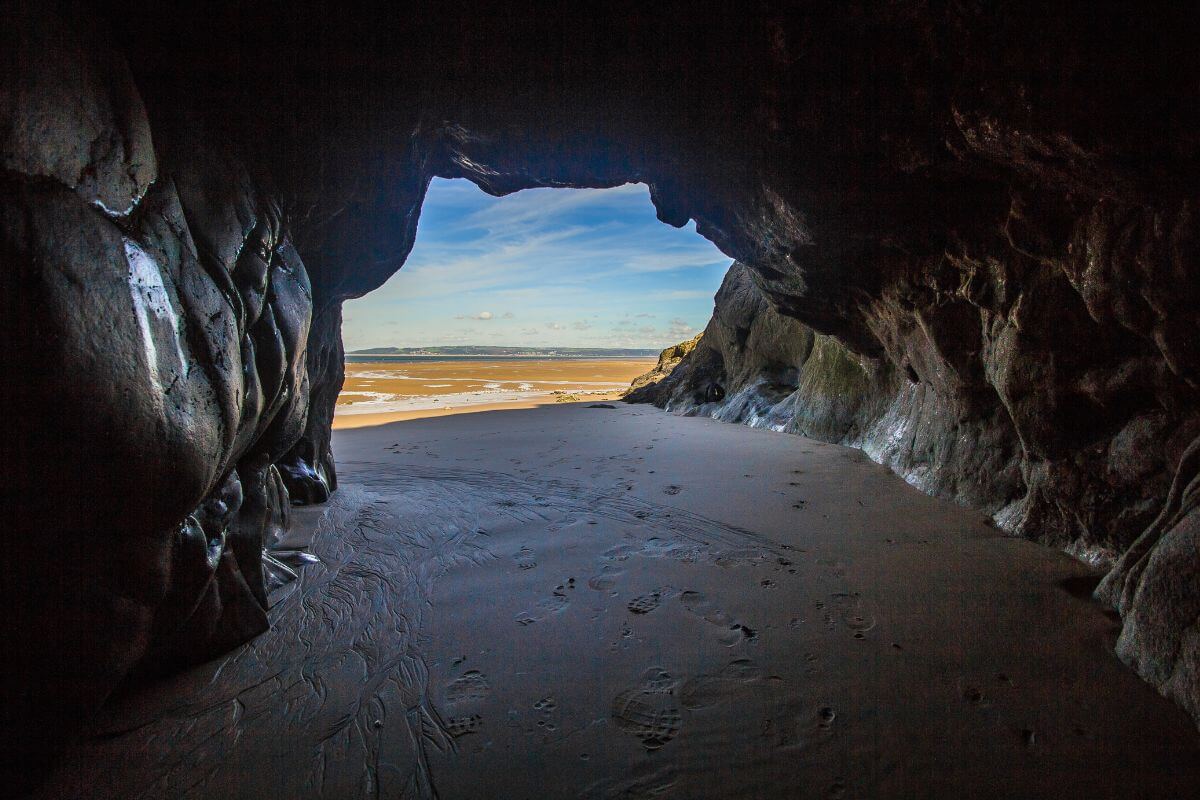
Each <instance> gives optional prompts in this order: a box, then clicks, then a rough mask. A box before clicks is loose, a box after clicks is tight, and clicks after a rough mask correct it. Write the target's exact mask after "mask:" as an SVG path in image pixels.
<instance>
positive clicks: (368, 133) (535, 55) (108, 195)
mask: <svg viewBox="0 0 1200 800" xmlns="http://www.w3.org/2000/svg"><path fill="white" fill-rule="evenodd" d="M2 9H3V15H4V19H3V23H4V24H3V25H0V45H2V47H0V53H3V54H4V55H3V57H2V60H0V70H2V71H0V139H2V140H3V144H4V147H3V158H4V163H3V172H2V173H0V180H2V181H3V184H4V192H3V196H2V200H0V247H2V248H3V249H2V251H0V252H2V262H0V297H2V298H3V300H2V301H0V302H3V303H4V306H3V318H2V319H0V334H3V335H4V337H5V342H6V348H5V357H6V359H7V360H6V362H5V367H6V369H5V374H6V375H15V376H20V380H19V381H15V380H8V381H6V382H5V385H4V388H3V389H2V390H0V418H3V419H4V420H5V421H6V431H5V435H4V436H3V437H0V441H2V442H3V447H4V452H3V454H2V455H3V457H4V459H5V463H6V464H9V465H10V473H9V476H8V480H7V481H6V484H5V489H4V492H5V494H4V498H5V501H6V505H5V507H6V509H11V511H10V512H9V513H10V514H11V525H10V537H9V538H10V540H11V542H12V544H11V546H10V547H9V549H8V551H7V553H6V562H5V567H4V569H5V574H4V576H3V577H4V589H3V591H4V593H5V595H4V598H3V600H4V602H5V607H6V608H11V609H14V611H13V613H12V614H10V615H9V616H8V618H7V619H6V620H5V623H4V624H5V626H6V627H5V631H4V637H5V641H7V642H14V643H16V646H15V647H14V648H13V650H14V652H15V653H16V654H17V655H16V657H15V658H14V659H13V661H12V663H11V666H8V667H6V669H8V670H9V671H10V674H6V675H5V676H3V677H4V680H3V685H4V686H5V691H6V692H7V693H8V694H6V695H5V698H4V700H5V702H4V707H5V712H6V714H7V716H8V718H7V719H6V721H5V725H4V729H5V737H6V738H5V740H4V742H2V743H0V744H2V745H4V746H3V747H0V750H4V751H5V752H9V753H14V754H16V757H17V758H21V757H23V754H24V753H26V752H29V753H33V752H34V751H37V752H43V751H44V750H45V749H46V748H47V746H48V744H49V745H52V744H53V742H49V743H47V742H46V741H34V740H32V739H30V738H29V737H28V736H27V735H25V736H24V738H23V737H22V735H17V734H14V733H13V731H14V730H18V731H19V730H21V726H22V725H24V727H25V729H29V728H30V727H31V726H30V725H28V724H27V721H28V720H29V719H39V718H45V719H50V720H52V721H51V723H50V724H46V725H36V726H32V727H34V728H35V729H37V730H39V731H57V730H62V731H67V730H69V728H70V725H69V724H68V722H69V721H70V720H73V719H76V718H77V717H78V715H79V713H80V712H81V710H86V709H87V708H89V707H93V706H94V705H95V704H96V703H97V702H99V701H100V700H101V699H102V698H103V696H104V695H105V694H106V693H107V692H108V691H110V690H111V688H112V686H113V685H115V683H116V682H117V681H118V680H120V678H121V677H122V676H124V675H126V674H128V673H129V671H130V670H132V669H134V668H135V666H136V665H139V664H141V665H144V666H145V668H147V669H149V668H150V667H151V666H153V665H154V664H158V665H169V664H174V663H179V662H180V661H181V660H187V659H189V658H191V659H194V658H202V657H204V656H205V655H206V654H209V653H212V652H215V650H217V649H219V648H221V647H225V646H228V645H230V644H231V643H232V642H234V641H237V640H239V639H242V638H245V637H246V636H249V635H252V633H253V632H254V631H255V630H257V629H261V626H262V625H264V624H265V617H264V616H263V613H262V600H263V597H264V596H265V595H264V593H263V591H262V589H263V581H264V580H265V579H264V578H263V576H262V571H261V569H260V565H259V564H258V562H257V559H258V558H259V557H260V556H261V552H262V544H263V542H264V541H265V540H266V539H268V538H269V537H270V536H271V535H272V533H271V532H272V531H273V530H274V529H275V528H277V527H278V525H280V524H282V496H283V495H282V491H281V488H280V481H279V480H277V479H276V474H277V473H278V474H279V475H280V476H281V479H282V481H283V482H285V483H286V484H287V487H288V491H290V492H291V494H292V495H293V496H294V497H295V498H296V499H297V500H302V501H305V502H317V501H319V500H321V499H322V498H323V497H325V496H326V495H327V493H328V491H329V490H331V489H332V488H334V487H335V486H336V474H335V471H334V457H333V454H332V452H331V450H330V446H329V421H330V419H331V417H332V409H333V402H334V400H335V398H336V395H337V391H338V389H339V388H340V382H341V342H340V332H339V325H340V322H339V320H340V308H341V303H342V302H343V301H344V300H346V299H348V298H352V297H357V296H360V295H362V294H364V293H366V292H368V291H371V290H372V289H374V288H376V287H378V286H379V285H381V284H382V283H383V282H384V281H385V280H386V279H387V278H388V277H389V276H390V275H391V274H393V273H394V272H395V271H396V270H397V269H399V268H400V266H401V265H402V264H403V263H404V260H405V258H406V257H407V255H408V253H409V251H410V249H411V247H412V244H413V241H414V237H415V232H416V225H417V219H418V216H419V212H420V205H421V201H422V198H423V196H424V192H425V189H426V187H427V185H428V182H429V180H430V179H431V178H432V177H434V176H442V177H451V178H453V177H461V178H467V179H469V180H471V181H473V182H474V183H476V184H477V185H478V186H479V187H480V188H481V189H483V190H484V191H487V192H491V193H493V194H504V193H508V192H513V191H517V190H519V189H522V188H528V187H534V186H551V187H553V186H574V187H605V186H615V185H618V184H621V183H624V182H628V181H640V182H644V183H646V184H648V185H649V187H650V193H651V198H652V200H653V202H654V204H655V207H656V210H657V213H658V216H659V218H660V219H661V220H663V221H664V222H665V223H667V224H671V225H677V226H681V225H684V224H685V223H687V222H688V221H689V220H695V222H696V227H697V230H698V231H699V232H700V233H701V235H703V236H705V237H707V238H709V239H711V240H712V241H713V242H714V243H716V244H717V246H718V247H720V248H721V249H722V250H723V251H724V252H725V253H726V254H728V255H729V256H730V257H731V258H734V259H736V260H737V261H738V262H740V264H741V265H743V266H741V267H738V268H737V269H735V270H734V272H733V273H731V276H730V281H728V282H727V284H726V286H725V287H724V288H723V289H722V297H721V299H719V302H718V311H717V314H716V317H715V318H714V321H713V324H712V325H711V326H710V329H709V331H708V332H707V333H706V334H705V337H704V339H703V340H702V343H701V345H700V346H699V347H698V348H697V350H696V351H695V352H694V353H693V354H692V355H691V356H690V357H689V358H688V360H687V361H686V362H685V363H684V364H683V365H681V367H680V371H679V375H680V378H679V383H678V386H684V384H683V383H682V382H683V381H684V380H685V376H686V375H688V374H691V373H694V376H695V379H694V382H693V383H692V384H687V386H689V387H691V388H688V389H687V391H685V392H684V394H683V395H680V398H682V399H677V400H676V402H685V401H686V402H690V403H697V404H699V405H700V406H704V405H705V403H717V405H716V406H712V408H711V410H712V413H720V414H723V415H725V416H727V417H728V418H730V419H751V418H753V417H757V418H760V419H765V420H767V421H768V424H783V425H785V426H790V428H791V429H794V430H797V431H803V432H806V433H809V434H811V435H818V436H822V437H824V438H830V439H837V440H839V441H848V442H858V443H861V445H862V446H863V447H864V448H866V449H867V450H868V451H869V452H872V453H873V454H874V455H875V456H876V457H877V458H879V459H881V460H883V461H885V462H887V463H889V464H892V465H893V466H895V467H896V468H897V469H898V470H899V471H901V472H902V473H904V474H906V475H908V476H910V479H912V480H913V481H914V482H916V483H918V484H919V485H921V486H923V487H925V488H927V489H929V490H930V491H934V492H938V493H942V494H946V495H949V496H954V497H957V498H960V499H962V500H963V501H965V502H969V503H973V504H975V505H977V506H979V507H980V508H982V509H984V510H986V511H987V512H988V513H990V514H992V515H994V516H995V517H996V519H997V520H998V521H999V522H1000V523H1001V524H1002V525H1003V526H1004V527H1006V528H1008V529H1009V530H1012V531H1015V532H1019V533H1021V534H1023V535H1027V536H1030V537H1033V538H1036V539H1038V540H1040V541H1043V542H1046V543H1048V544H1053V545H1055V546H1060V547H1066V548H1068V549H1071V550H1072V551H1073V552H1076V553H1078V554H1080V555H1083V556H1085V557H1089V558H1092V559H1094V560H1095V561H1096V562H1097V563H1110V562H1114V561H1115V564H1116V566H1115V569H1114V571H1113V573H1112V574H1111V575H1110V577H1109V579H1108V580H1107V581H1106V582H1105V584H1104V585H1103V586H1102V595H1103V596H1104V597H1105V598H1106V599H1108V600H1110V601H1112V602H1115V603H1116V604H1117V606H1118V608H1119V609H1120V610H1121V611H1122V613H1123V615H1124V618H1125V620H1126V628H1125V633H1124V634H1123V636H1122V640H1121V645H1120V648H1119V652H1120V653H1121V655H1122V657H1123V658H1125V659H1126V660H1127V661H1128V662H1129V663H1131V664H1133V665H1134V666H1135V667H1136V668H1137V669H1138V670H1139V671H1140V672H1141V674H1143V675H1145V676H1146V677H1147V678H1148V679H1149V680H1151V681H1153V682H1154V683H1155V684H1156V685H1158V686H1159V687H1160V688H1161V689H1163V691H1166V692H1168V693H1169V694H1171V696H1173V697H1176V698H1177V699H1179V700H1180V702H1182V703H1184V704H1185V705H1187V706H1188V707H1189V708H1191V709H1193V710H1194V709H1195V708H1196V703H1197V698H1200V686H1198V684H1197V678H1196V668H1195V664H1196V662H1197V660H1198V658H1197V655H1196V653H1197V627H1196V618H1197V613H1196V608H1195V606H1194V601H1195V598H1196V597H1197V595H1198V591H1197V580H1198V577H1197V576H1198V575H1200V556H1197V554H1196V552H1195V548H1194V543H1195V525H1196V522H1195V514H1194V511H1193V509H1194V507H1195V498H1196V495H1197V492H1196V490H1195V487H1194V483H1193V481H1194V479H1195V477H1196V470H1197V464H1196V458H1195V445H1194V444H1193V443H1194V442H1196V441H1197V439H1198V438H1200V414H1198V413H1197V408H1198V407H1200V406H1198V404H1197V402H1196V401H1197V392H1198V391H1200V386H1198V380H1200V343H1198V342H1200V340H1198V339H1197V337H1196V335H1195V333H1196V330H1197V322H1200V302H1198V301H1200V280H1198V279H1197V273H1196V267H1195V264H1196V263H1197V254H1198V253H1197V222H1196V219H1195V216H1196V211H1195V208H1196V204H1197V199H1198V198H1197V196H1196V188H1195V187H1196V186H1197V185H1200V184H1198V182H1197V180H1196V178H1197V172H1198V167H1200V160H1198V155H1200V137H1198V136H1197V133H1196V132H1197V131H1200V104H1198V103H1197V100H1196V96H1195V77H1196V76H1197V75H1200V51H1198V50H1197V48H1196V47H1195V46H1194V43H1195V41H1196V38H1197V33H1200V31H1198V30H1197V29H1198V28H1200V20H1198V19H1197V17H1196V15H1195V14H1193V13H1191V10H1190V9H1188V8H1186V7H1185V6H1180V7H1179V8H1167V7H1154V8H1151V9H1142V10H1140V11H1139V12H1138V13H1132V12H1130V11H1129V10H1128V9H1127V8H1126V7H1123V6H1118V5H1116V4H1085V3H1074V2H1070V3H1054V4H1047V3H1032V2H1030V3H1007V4H1003V5H1002V6H998V5H996V4H992V3H987V2H983V0H960V1H959V2H955V3H948V4H929V3H925V2H919V1H918V0H912V1H911V2H909V1H908V0H900V1H899V2H893V3H886V4H881V3H876V2H838V3H826V2H818V1H817V0H810V1H809V2H752V3H729V4H708V5H704V6H697V5H696V4H688V3H682V2H680V3H675V2H664V3H659V4H656V5H655V6H654V7H653V8H652V9H650V8H648V7H646V6H645V4H643V3H638V2H633V0H628V2H625V1H624V0H622V1H621V2H616V3H608V4H603V6H600V7H597V6H594V5H593V6H588V7H584V8H579V9H576V8H571V7H569V6H562V7H556V8H554V9H548V8H547V7H546V6H545V4H544V3H539V2H535V1H534V0H513V2H510V3H506V4H503V5H502V6H498V7H495V8H493V7H491V5H489V4H483V3H476V2H464V1H459V2H455V1H454V0H449V1H446V0H442V1H440V2H429V3H419V4H418V6H417V7H415V8H414V7H409V6H408V4H388V3H377V4H370V6H367V7H364V8H363V9H362V10H360V9H357V8H341V7H339V8H338V9H337V10H336V12H334V11H331V10H330V9H329V8H326V7H324V6H323V5H320V4H307V3H306V4H287V5H286V6H279V7H276V6H275V5H274V4H272V3H257V4H245V3H210V4H204V5H200V4H195V6H194V7H193V5H192V4H183V5H179V4H162V3H155V2H150V0H128V1H127V2H121V3H117V2H108V1H106V0H99V1H98V2H92V3H84V2H70V1H69V0H60V1H58V2H49V3H46V2H40V3H33V2H31V0H13V1H12V2H8V3H5V4H4V5H3V6H2ZM301 254H302V256H303V264H302V263H301ZM673 385H675V384H673ZM697 391H700V395H699V399H697V395H696V394H695V392H697ZM687 392H692V394H691V395H690V397H691V399H690V400H688V399H687V398H686V395H687ZM722 394H724V396H723V397H720V395H722ZM310 398H311V402H309V400H310ZM702 401H703V402H702ZM1143 532H1144V534H1143ZM1139 537H1140V538H1139ZM10 694H17V695H20V696H18V697H14V698H12V702H11V703H10V702H9V699H10V698H9V695H10ZM49 697H54V698H57V699H58V700H60V701H61V702H56V703H55V704H52V705H53V706H54V708H51V707H50V705H51V704H47V703H46V699H47V698H49ZM35 712H36V713H35ZM38 714H42V715H48V716H44V717H38V716H37V715H38ZM14 725H15V726H16V727H14ZM56 726H61V727H58V728H56ZM36 738H37V737H34V739H36ZM48 738H51V739H52V738H55V737H54V736H49V735H48ZM10 742H14V743H16V744H14V746H13V748H8V744H9V743H10ZM18 745H19V746H18Z"/></svg>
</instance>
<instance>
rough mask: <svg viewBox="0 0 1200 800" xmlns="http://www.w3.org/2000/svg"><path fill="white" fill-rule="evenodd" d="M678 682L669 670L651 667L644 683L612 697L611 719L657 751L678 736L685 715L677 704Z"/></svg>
mask: <svg viewBox="0 0 1200 800" xmlns="http://www.w3.org/2000/svg"><path fill="white" fill-rule="evenodd" d="M676 686H677V682H676V681H675V679H674V678H672V677H671V676H670V675H669V674H668V673H667V672H665V671H664V670H662V669H659V668H657V667H654V668H651V669H650V670H648V671H647V673H646V675H645V676H644V677H643V681H642V685H641V686H639V687H638V688H636V689H626V690H625V691H623V692H621V693H620V694H618V695H617V696H616V697H615V698H614V699H613V704H612V718H613V722H615V723H616V725H617V727H618V728H620V729H621V730H622V731H624V732H626V733H628V734H632V735H633V736H636V737H637V738H638V739H640V740H641V742H642V746H643V747H645V748H646V749H647V750H658V749H660V748H661V747H663V745H665V744H666V743H667V742H669V741H671V740H672V739H674V738H675V736H676V734H678V733H679V728H680V726H682V725H683V717H682V716H681V715H680V713H679V708H678V707H676V705H675V696H674V692H675V687H676Z"/></svg>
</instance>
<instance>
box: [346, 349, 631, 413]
mask: <svg viewBox="0 0 1200 800" xmlns="http://www.w3.org/2000/svg"><path fill="white" fill-rule="evenodd" d="M654 364H655V362H654V360H653V359H570V360H566V359H558V360H553V359H543V360H521V359H492V360H465V359H453V360H451V359H436V360H435V359H430V360H428V361H399V360H396V361H385V360H380V361H371V362H363V363H350V364H347V365H346V382H345V384H344V386H343V387H342V393H341V394H340V395H339V396H338V402H337V410H336V414H335V416H334V421H333V427H335V428H361V427H366V426H370V425H381V424H384V423H387V422H399V421H402V420H410V419H419V418H423V417H443V416H447V415H450V414H464V413H471V412H477V411H496V410H501V409H517V408H534V407H536V406H539V405H546V404H554V403H559V402H571V401H580V400H610V399H614V398H617V397H619V396H620V395H621V393H622V392H624V391H625V389H626V388H628V386H629V382H630V381H632V380H633V379H634V378H636V377H637V376H638V375H641V374H643V373H645V372H646V371H647V370H649V369H651V368H652V367H653V366H654Z"/></svg>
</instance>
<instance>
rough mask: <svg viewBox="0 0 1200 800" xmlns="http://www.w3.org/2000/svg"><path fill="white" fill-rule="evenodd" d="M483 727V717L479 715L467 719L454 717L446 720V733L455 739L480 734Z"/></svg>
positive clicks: (472, 715)
mask: <svg viewBox="0 0 1200 800" xmlns="http://www.w3.org/2000/svg"><path fill="white" fill-rule="evenodd" d="M482 727H483V717H481V716H479V715H478V714H471V715H470V716H466V717H453V718H451V719H448V720H446V733H448V734H450V735H451V736H453V737H454V738H455V739H457V738H459V737H460V736H466V735H467V734H469V733H478V732H479V729H480V728H482Z"/></svg>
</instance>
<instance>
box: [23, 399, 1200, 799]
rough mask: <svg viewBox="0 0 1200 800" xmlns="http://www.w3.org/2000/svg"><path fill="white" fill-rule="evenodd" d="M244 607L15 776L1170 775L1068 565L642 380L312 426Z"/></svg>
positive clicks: (821, 787) (790, 783) (371, 791)
mask: <svg viewBox="0 0 1200 800" xmlns="http://www.w3.org/2000/svg"><path fill="white" fill-rule="evenodd" d="M334 447H335V451H336V454H337V457H338V464H339V468H340V471H341V478H342V488H341V489H340V491H339V492H338V493H337V494H336V495H335V499H334V500H333V501H332V502H331V503H330V504H328V505H327V506H324V507H321V508H310V509H300V510H298V512H297V514H296V517H297V519H296V521H295V523H296V524H295V530H294V532H293V542H292V543H306V544H307V545H308V546H309V547H310V549H311V551H312V552H313V553H314V554H315V555H316V556H318V557H319V558H320V559H321V563H319V564H314V565H311V566H309V567H306V568H305V570H304V572H303V574H302V576H301V578H300V580H299V581H296V582H293V583H292V584H289V585H288V586H285V587H283V588H281V589H279V590H277V591H276V592H275V594H274V595H273V600H274V602H275V606H274V609H273V610H272V621H273V627H272V630H271V631H270V632H268V633H266V634H264V635H263V636H261V637H259V638H258V639H257V640H255V641H254V642H252V643H250V644H248V645H246V646H244V647H242V648H240V649H239V650H237V651H235V652H233V653H231V654H229V655H228V656H227V657H225V658H223V659H220V660H218V661H216V662H213V663H210V664H206V665H203V666H200V667H197V668H194V669H192V670H190V671H188V672H186V673H184V674H182V675H178V676H175V677H172V678H170V679H167V680H163V681H160V682H158V683H155V684H153V685H150V686H141V687H137V688H130V689H127V690H126V691H124V692H122V693H121V694H120V695H119V696H117V697H115V698H113V700H112V701H110V703H109V704H108V705H107V706H106V708H105V709H104V710H103V711H102V713H101V714H100V715H99V716H98V717H97V718H96V719H95V720H93V721H92V722H91V724H90V726H89V733H88V735H87V737H86V738H85V739H84V740H83V741H82V742H81V743H79V744H78V745H77V746H76V747H74V748H73V749H72V751H71V752H70V753H69V755H68V756H67V758H65V759H64V760H63V762H62V764H61V766H60V768H59V770H58V772H57V774H56V775H55V776H53V778H52V780H51V783H50V784H49V785H48V786H47V787H46V789H45V792H44V793H43V794H44V796H47V797H50V796H63V797H102V798H118V797H120V798H142V797H145V798H151V797H153V798H165V797H170V798H276V797H279V798H283V797H287V798H306V797H328V798H351V797H384V798H394V797H414V798H432V797H440V798H443V800H449V799H455V798H573V797H583V798H605V797H655V798H684V799H687V800H691V799H693V798H774V797H828V796H833V797H839V796H841V797H847V798H851V797H854V798H859V797H889V798H924V797H936V798H942V797H946V798H968V797H970V798H993V797H994V798H1033V797H1055V798H1072V797H1088V798H1098V797H1122V798H1132V797H1138V798H1147V797H1172V798H1174V797H1191V796H1195V794H1194V792H1195V790H1196V787H1197V786H1198V785H1200V734H1197V731H1196V728H1195V727H1194V725H1193V724H1192V722H1191V721H1190V720H1189V719H1188V718H1187V717H1186V715H1185V714H1184V713H1183V712H1182V711H1180V710H1179V709H1178V708H1177V707H1175V706H1174V705H1172V704H1171V703H1170V702H1168V701H1166V700H1164V699H1163V698H1161V697H1160V696H1159V695H1157V694H1156V693H1155V692H1154V691H1153V690H1152V689H1151V688H1150V687H1149V686H1147V685H1146V684H1144V683H1143V682H1142V681H1140V680H1139V679H1138V678H1137V677H1136V676H1135V675H1134V674H1133V673H1131V672H1130V671H1129V670H1128V669H1126V668H1125V667H1124V666H1123V665H1122V664H1121V663H1120V662H1118V661H1117V660H1116V658H1115V657H1114V656H1113V655H1112V652H1111V650H1112V644H1113V641H1114V638H1115V634H1116V631H1117V623H1116V621H1115V620H1114V619H1113V618H1112V617H1111V616H1110V615H1109V614H1107V613H1106V612H1105V610H1104V609H1102V608H1101V607H1099V606H1098V605H1096V604H1095V603H1093V602H1092V601H1091V600H1090V599H1089V598H1088V596H1087V592H1088V587H1089V586H1090V584H1091V580H1092V577H1091V575H1090V573H1089V569H1088V568H1087V567H1086V566H1084V565H1082V564H1080V563H1078V562H1076V561H1073V560H1072V559H1070V558H1068V557H1066V556H1065V555H1062V554H1060V553H1057V552H1054V551H1052V550H1049V549H1046V548H1042V547H1039V546H1036V545H1033V544H1031V543H1029V542H1025V541H1021V540H1015V539H1012V538H1009V537H1006V536H1003V535H1001V533H1000V532H999V531H997V530H996V529H995V528H993V527H991V526H990V525H989V524H987V522H986V520H984V519H982V518H981V517H980V515H979V514H978V513H977V512H973V511H970V510H968V509H964V508H960V507H957V506H954V505H952V504H949V503H946V502H943V501H938V500H934V499H931V498H929V497H927V496H925V495H924V494H922V493H921V492H919V491H917V490H916V489H914V488H912V487H910V486H908V485H907V484H906V483H904V481H903V480H901V479H899V478H898V477H896V476H894V475H892V474H891V473H890V472H889V471H888V470H886V469H885V468H883V467H880V466H878V465H876V464H874V463H872V462H870V461H869V460H867V459H866V458H865V457H864V456H863V455H862V454H861V453H859V452H858V451H856V450H850V449H846V448H842V447H837V446H833V445H826V444H822V443H819V442H814V441H811V440H807V439H803V438H800V437H794V436H787V435H783V434H776V433H771V432H766V431H756V430H750V429H747V428H744V427H740V426H735V425H727V424H723V423H718V422H715V421H712V420H708V419H697V418H681V417H675V416H672V415H669V414H666V413H664V412H660V411H657V410H654V409H652V408H648V407H641V406H626V405H621V404H618V405H617V407H616V408H615V409H599V408H588V407H587V406H586V405H585V404H575V405H563V406H557V407H548V408H541V409H534V410H526V411H502V412H488V413H478V414H468V415H461V416H456V417H448V418H439V419H427V420H417V421H410V422H402V423H396V424H392V425H387V426H382V427H377V428H364V429H358V430H350V431H341V432H338V433H337V434H336V436H335V440H334Z"/></svg>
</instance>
